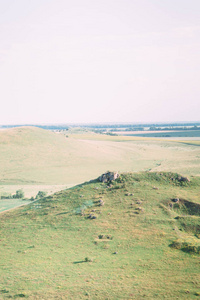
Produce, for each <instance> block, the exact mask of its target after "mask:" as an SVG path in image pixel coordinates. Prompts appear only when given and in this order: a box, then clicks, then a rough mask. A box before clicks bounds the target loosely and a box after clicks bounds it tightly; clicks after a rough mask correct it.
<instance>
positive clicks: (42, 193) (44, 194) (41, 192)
mask: <svg viewBox="0 0 200 300" xmlns="http://www.w3.org/2000/svg"><path fill="white" fill-rule="evenodd" d="M46 196H47V192H44V191H39V192H38V193H37V195H36V197H35V198H36V199H41V198H44V197H46Z"/></svg>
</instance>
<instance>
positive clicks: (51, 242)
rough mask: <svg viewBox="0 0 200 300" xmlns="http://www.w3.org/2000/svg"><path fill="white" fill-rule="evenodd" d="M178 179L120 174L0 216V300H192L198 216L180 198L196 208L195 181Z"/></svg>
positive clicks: (196, 267)
mask: <svg viewBox="0 0 200 300" xmlns="http://www.w3.org/2000/svg"><path fill="white" fill-rule="evenodd" d="M180 177H181V176H180V175H179V174H174V173H166V172H162V173H160V172H159V173H158V172H157V173H150V172H142V173H126V174H121V175H120V177H119V178H118V179H117V180H116V181H114V182H112V183H111V184H106V183H101V182H99V181H98V180H93V181H91V182H86V183H84V184H81V185H78V186H76V187H74V188H71V189H69V190H65V191H61V192H58V193H55V194H53V195H51V196H48V197H46V198H44V199H41V200H38V201H36V202H34V203H31V204H30V205H27V206H25V207H22V208H18V209H16V210H15V211H12V212H7V213H4V214H1V216H0V226H1V233H0V234H1V246H0V247H1V257H0V265H1V269H2V272H1V275H0V298H1V299H8V298H11V299H12V298H13V299H15V298H21V297H26V298H28V299H141V298H143V297H146V298H147V299H163V298H167V299H176V298H177V297H179V298H180V299H196V297H197V296H198V295H199V294H198V293H199V281H198V279H199V258H200V256H199V254H198V253H197V252H195V251H192V250H191V249H192V248H191V247H190V245H191V246H193V250H195V249H196V248H197V247H198V246H199V245H200V239H199V227H198V224H199V219H200V217H199V215H198V214H197V215H190V211H189V210H187V215H186V209H187V207H186V205H185V204H184V202H183V203H182V204H181V199H184V200H185V201H186V200H187V201H188V202H190V203H193V204H194V205H199V204H200V199H199V186H200V178H198V177H197V178H196V177H191V178H190V181H188V182H182V181H180ZM173 199H179V201H180V203H177V202H173ZM185 203H186V202H185ZM178 243H180V244H181V245H179V244H178ZM184 243H187V245H189V246H188V247H189V248H187V247H186V244H184ZM172 245H173V246H174V247H173V246H172ZM176 245H178V246H177V247H176ZM184 247H185V248H184ZM194 247H196V248H194ZM174 248H175V249H174ZM186 248H187V249H186ZM187 250H188V251H187Z"/></svg>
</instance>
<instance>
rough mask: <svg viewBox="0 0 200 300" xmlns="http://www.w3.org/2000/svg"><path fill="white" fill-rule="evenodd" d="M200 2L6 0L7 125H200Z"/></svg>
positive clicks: (0, 50) (2, 120) (2, 97)
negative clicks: (122, 123)
mask: <svg viewBox="0 0 200 300" xmlns="http://www.w3.org/2000/svg"><path fill="white" fill-rule="evenodd" d="M199 75H200V0H0V101H1V102H0V103H1V107H0V124H23V123H29V124H30V123H33V124H35V123H44V124H45V123H98V122H133V123H135V122H172V121H200V76H199Z"/></svg>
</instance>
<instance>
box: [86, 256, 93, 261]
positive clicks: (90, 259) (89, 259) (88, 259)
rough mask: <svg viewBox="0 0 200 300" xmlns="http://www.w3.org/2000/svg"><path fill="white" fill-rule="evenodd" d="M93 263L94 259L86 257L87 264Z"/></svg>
mask: <svg viewBox="0 0 200 300" xmlns="http://www.w3.org/2000/svg"><path fill="white" fill-rule="evenodd" d="M92 261H93V259H92V258H89V257H86V258H85V262H92Z"/></svg>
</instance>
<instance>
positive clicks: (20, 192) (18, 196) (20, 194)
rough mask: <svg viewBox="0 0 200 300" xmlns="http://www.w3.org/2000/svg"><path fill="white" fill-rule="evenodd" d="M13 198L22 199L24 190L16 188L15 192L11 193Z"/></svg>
mask: <svg viewBox="0 0 200 300" xmlns="http://www.w3.org/2000/svg"><path fill="white" fill-rule="evenodd" d="M13 198H15V199H22V198H24V191H23V190H22V189H20V190H17V191H16V193H15V194H14V195H13Z"/></svg>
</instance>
